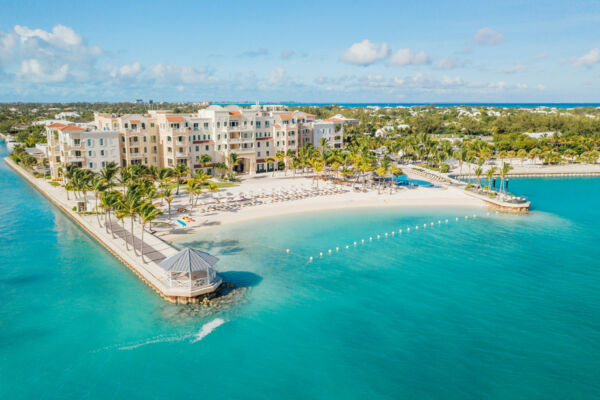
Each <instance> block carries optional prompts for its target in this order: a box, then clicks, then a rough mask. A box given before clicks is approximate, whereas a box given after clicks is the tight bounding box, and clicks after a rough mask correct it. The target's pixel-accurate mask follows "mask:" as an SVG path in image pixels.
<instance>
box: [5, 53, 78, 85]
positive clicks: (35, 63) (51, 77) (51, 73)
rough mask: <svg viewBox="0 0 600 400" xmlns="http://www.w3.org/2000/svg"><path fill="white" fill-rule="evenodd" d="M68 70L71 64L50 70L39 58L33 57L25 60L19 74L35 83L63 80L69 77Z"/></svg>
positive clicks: (20, 76) (21, 77)
mask: <svg viewBox="0 0 600 400" xmlns="http://www.w3.org/2000/svg"><path fill="white" fill-rule="evenodd" d="M68 72H69V66H68V65H67V64H63V65H62V66H60V67H59V68H58V69H54V70H50V69H49V68H46V67H45V66H43V65H42V63H40V61H39V60H36V59H35V58H32V59H29V60H23V62H22V63H21V69H20V70H19V72H18V74H17V76H18V77H19V78H20V79H23V80H26V81H29V82H35V83H49V82H63V81H64V80H65V79H66V78H67V74H68Z"/></svg>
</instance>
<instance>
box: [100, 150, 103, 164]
mask: <svg viewBox="0 0 600 400" xmlns="http://www.w3.org/2000/svg"><path fill="white" fill-rule="evenodd" d="M100 155H101V156H104V150H100ZM102 164H104V162H103V163H102ZM103 167H104V165H103Z"/></svg>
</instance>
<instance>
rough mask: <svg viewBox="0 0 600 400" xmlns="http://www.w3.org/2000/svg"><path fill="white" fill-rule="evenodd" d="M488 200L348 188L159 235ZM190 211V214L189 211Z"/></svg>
mask: <svg viewBox="0 0 600 400" xmlns="http://www.w3.org/2000/svg"><path fill="white" fill-rule="evenodd" d="M486 206H487V204H486V203H485V202H484V201H482V200H480V199H476V198H473V197H472V196H469V195H468V194H466V193H465V192H464V191H462V190H460V189H457V188H453V187H440V188H423V187H417V188H414V189H401V190H400V191H399V192H396V193H393V194H389V193H382V194H377V192H376V191H373V192H367V193H355V192H347V193H344V194H341V195H329V196H320V197H316V198H309V199H302V200H292V201H287V202H282V203H269V204H264V205H259V206H252V207H247V208H242V209H239V210H233V211H219V212H212V213H208V214H203V215H195V214H194V212H192V218H194V219H196V222H194V223H191V224H188V226H186V227H185V228H183V227H177V228H173V229H168V230H159V231H158V232H157V233H156V235H157V236H159V237H160V238H162V239H163V240H165V241H167V242H169V243H174V242H177V241H178V240H181V239H185V238H189V237H190V236H194V235H196V234H199V233H204V232H206V231H209V230H211V229H214V228H219V227H223V226H227V225H233V224H237V223H240V222H247V221H253V220H259V219H269V218H276V217H280V216H284V215H294V214H307V215H310V214H311V213H318V212H325V211H333V210H351V209H368V208H398V207H411V208H416V207H424V208H427V207H486ZM186 215H187V214H186Z"/></svg>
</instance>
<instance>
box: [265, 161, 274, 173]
mask: <svg viewBox="0 0 600 400" xmlns="http://www.w3.org/2000/svg"><path fill="white" fill-rule="evenodd" d="M265 162H266V163H267V165H269V164H271V165H273V163H275V159H274V158H273V157H267V158H266V159H265ZM273 176H275V167H273Z"/></svg>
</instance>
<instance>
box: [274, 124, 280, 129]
mask: <svg viewBox="0 0 600 400" xmlns="http://www.w3.org/2000/svg"><path fill="white" fill-rule="evenodd" d="M273 126H274V127H275V128H281V125H279V124H277V125H273Z"/></svg>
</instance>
